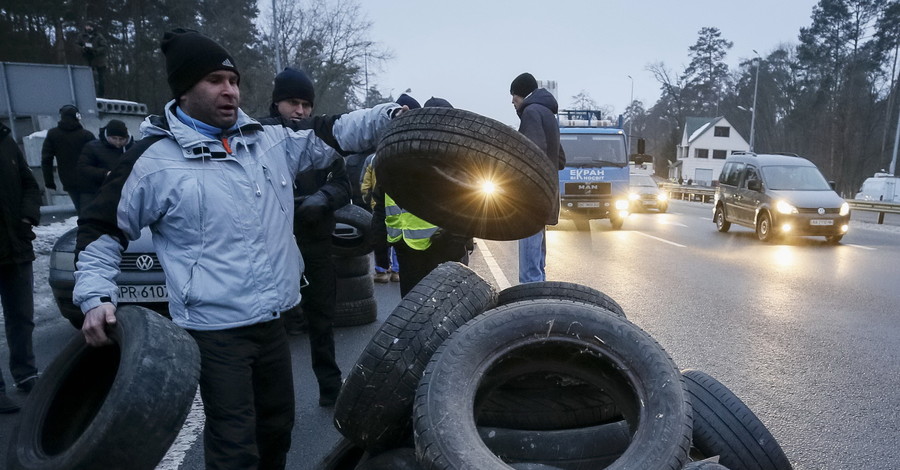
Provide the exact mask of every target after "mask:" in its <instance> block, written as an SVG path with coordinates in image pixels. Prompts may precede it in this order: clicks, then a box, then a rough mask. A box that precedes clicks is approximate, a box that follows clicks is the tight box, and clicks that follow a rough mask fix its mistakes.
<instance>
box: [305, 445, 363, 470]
mask: <svg viewBox="0 0 900 470" xmlns="http://www.w3.org/2000/svg"><path fill="white" fill-rule="evenodd" d="M367 456H368V454H366V451H365V449H363V448H362V447H359V446H358V445H356V444H354V443H353V442H352V441H350V440H349V439H347V438H341V439H339V440H338V442H337V443H336V444H335V445H334V447H332V448H331V451H329V452H328V455H326V456H325V457H324V458H323V459H322V461H321V462H319V463H318V464H317V465H316V466H315V469H316V470H355V469H356V467H357V465H359V463H360V462H361V461H362V460H363V459H365V458H366V457H367Z"/></svg>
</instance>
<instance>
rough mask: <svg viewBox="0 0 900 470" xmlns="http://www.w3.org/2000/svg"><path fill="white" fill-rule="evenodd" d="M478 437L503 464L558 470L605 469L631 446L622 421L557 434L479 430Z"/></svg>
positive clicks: (551, 432)
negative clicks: (558, 468)
mask: <svg viewBox="0 0 900 470" xmlns="http://www.w3.org/2000/svg"><path fill="white" fill-rule="evenodd" d="M478 435H479V436H481V440H482V441H483V442H484V443H485V445H486V446H487V447H488V449H490V450H491V452H493V453H494V454H495V455H497V456H499V457H500V458H501V459H502V460H503V461H504V462H515V463H541V464H546V465H552V466H558V467H560V468H606V467H607V466H608V465H610V464H611V463H612V462H614V461H615V460H616V459H618V458H619V457H620V456H621V455H622V454H623V453H624V452H625V449H627V448H628V445H629V444H630V443H631V430H630V429H629V428H628V424H627V423H625V422H624V421H618V422H615V423H609V424H602V425H599V426H589V427H583V428H574V429H563V430H558V431H523V430H519V429H504V428H491V427H479V428H478Z"/></svg>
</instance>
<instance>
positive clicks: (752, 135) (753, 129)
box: [750, 49, 762, 152]
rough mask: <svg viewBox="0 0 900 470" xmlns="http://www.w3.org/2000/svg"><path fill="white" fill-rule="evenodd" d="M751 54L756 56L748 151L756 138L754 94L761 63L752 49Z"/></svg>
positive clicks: (757, 87)
mask: <svg viewBox="0 0 900 470" xmlns="http://www.w3.org/2000/svg"><path fill="white" fill-rule="evenodd" d="M753 53H754V54H756V78H755V79H754V80H753V107H752V108H750V151H751V152H752V151H753V148H754V147H753V144H754V142H755V140H754V139H755V138H756V92H757V90H758V89H759V63H760V61H762V57H760V56H759V52H756V49H753Z"/></svg>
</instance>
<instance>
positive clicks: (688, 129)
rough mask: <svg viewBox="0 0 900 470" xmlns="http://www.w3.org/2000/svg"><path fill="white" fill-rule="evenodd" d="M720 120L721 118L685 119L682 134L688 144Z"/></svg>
mask: <svg viewBox="0 0 900 470" xmlns="http://www.w3.org/2000/svg"><path fill="white" fill-rule="evenodd" d="M722 119H723V116H717V117H688V118H686V119H685V122H684V132H685V134H687V136H688V143H690V142H692V141H693V140H694V139H696V138H697V137H700V135H701V134H703V132H705V131H706V130H707V129H709V128H710V127H712V126H713V125H714V124H715V123H717V122H719V121H720V120H722Z"/></svg>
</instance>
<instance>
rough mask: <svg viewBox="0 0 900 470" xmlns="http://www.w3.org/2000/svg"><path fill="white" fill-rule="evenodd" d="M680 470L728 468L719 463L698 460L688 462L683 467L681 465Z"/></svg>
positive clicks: (724, 469)
mask: <svg viewBox="0 0 900 470" xmlns="http://www.w3.org/2000/svg"><path fill="white" fill-rule="evenodd" d="M681 470H729V468H728V467H726V466H724V465H722V464H720V463H716V462H709V461H706V460H698V461H696V462H688V463H687V464H685V466H684V467H681Z"/></svg>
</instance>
